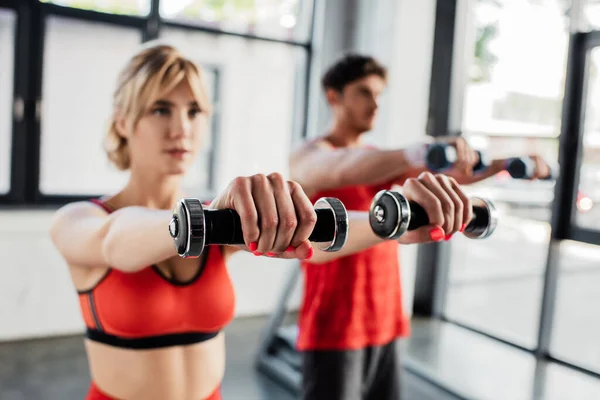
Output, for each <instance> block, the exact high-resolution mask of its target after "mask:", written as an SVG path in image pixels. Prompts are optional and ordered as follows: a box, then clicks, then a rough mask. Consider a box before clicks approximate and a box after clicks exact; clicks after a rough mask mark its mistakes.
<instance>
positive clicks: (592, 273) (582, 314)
mask: <svg viewBox="0 0 600 400" xmlns="http://www.w3.org/2000/svg"><path fill="white" fill-rule="evenodd" d="M559 268H560V270H559V271H560V274H559V279H558V288H557V293H556V306H555V310H554V312H555V317H554V322H553V331H552V344H551V348H550V349H551V352H552V355H554V356H555V357H559V358H560V359H564V360H565V361H568V362H571V363H573V364H575V365H578V366H581V367H584V368H588V369H592V370H595V371H597V372H598V373H600V342H599V341H598V337H600V320H599V319H598V317H597V315H598V309H599V308H600V291H599V290H598V287H599V286H600V247H599V246H593V245H589V244H585V243H579V242H572V241H564V242H562V243H561V246H560V263H559Z"/></svg>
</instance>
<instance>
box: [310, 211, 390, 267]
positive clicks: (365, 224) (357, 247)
mask: <svg viewBox="0 0 600 400" xmlns="http://www.w3.org/2000/svg"><path fill="white" fill-rule="evenodd" d="M384 241H385V239H382V238H380V237H378V236H377V235H375V233H374V232H373V229H371V225H370V224H369V213H368V212H365V211H348V238H347V239H346V244H345V245H344V247H343V248H342V249H341V250H339V251H336V252H334V253H330V252H326V251H323V250H319V243H314V244H313V249H314V255H313V256H312V258H311V259H310V262H311V263H314V264H323V263H326V262H329V261H332V260H335V259H338V258H341V257H345V256H349V255H352V254H355V253H358V252H360V251H362V250H366V249H368V248H370V247H373V246H375V245H377V244H379V243H383V242H384Z"/></svg>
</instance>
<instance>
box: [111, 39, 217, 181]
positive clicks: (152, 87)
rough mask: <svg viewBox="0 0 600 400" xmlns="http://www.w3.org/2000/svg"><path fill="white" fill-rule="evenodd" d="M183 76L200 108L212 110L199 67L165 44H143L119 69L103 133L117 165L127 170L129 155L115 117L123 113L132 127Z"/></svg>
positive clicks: (129, 126)
mask: <svg viewBox="0 0 600 400" xmlns="http://www.w3.org/2000/svg"><path fill="white" fill-rule="evenodd" d="M184 79H185V80H186V81H187V83H188V84H189V85H190V88H191V90H192V93H193V94H194V96H195V97H196V101H197V102H198V106H199V107H200V109H201V110H202V111H203V112H208V113H210V112H211V105H210V101H209V99H208V95H207V93H206V90H205V87H204V82H203V76H202V70H201V69H200V67H199V66H197V65H196V64H195V63H194V62H192V61H191V60H189V59H188V58H185V57H184V56H183V54H181V53H180V52H179V50H177V49H176V48H175V47H173V46H171V45H168V44H152V45H146V46H145V47H144V48H142V50H141V51H139V52H138V53H137V54H135V55H134V56H133V57H132V58H131V59H130V60H129V62H128V63H127V65H126V66H125V68H124V69H123V70H122V71H121V73H120V75H119V78H118V81H117V87H116V90H115V92H114V95H113V108H114V113H113V116H112V119H111V121H110V126H109V129H108V132H107V134H106V137H105V143H104V148H105V151H106V154H107V156H108V159H109V160H110V161H111V162H112V163H113V164H114V165H115V166H116V167H117V168H118V169H119V170H127V169H129V166H130V162H131V160H130V155H129V147H128V142H127V138H125V137H123V136H122V135H120V134H119V132H118V131H117V119H118V118H120V117H125V118H126V120H127V126H128V128H129V129H133V127H135V126H136V124H137V123H138V122H139V120H140V119H141V118H142V116H143V115H144V114H145V113H147V112H148V110H149V109H150V107H152V105H153V104H154V102H155V101H156V100H157V99H158V98H159V97H160V96H162V95H164V94H165V93H168V92H169V91H171V90H172V89H173V88H175V87H176V86H177V85H178V84H179V83H180V82H181V81H183V80H184Z"/></svg>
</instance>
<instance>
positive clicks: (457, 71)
mask: <svg viewBox="0 0 600 400" xmlns="http://www.w3.org/2000/svg"><path fill="white" fill-rule="evenodd" d="M458 3H460V2H459V1H458V0H450V1H448V2H440V1H438V3H437V13H436V24H435V39H434V49H433V61H432V69H431V71H432V78H431V88H430V93H431V96H430V104H429V125H428V131H427V134H428V135H430V136H433V137H442V136H446V137H447V136H455V135H460V134H461V129H460V125H461V122H462V121H461V118H460V117H459V116H458V117H457V115H460V114H461V112H462V106H463V105H462V101H461V93H462V88H454V89H455V90H457V92H459V93H453V81H458V82H461V81H463V77H464V75H465V73H466V70H465V68H467V66H465V65H460V66H459V67H458V68H453V69H452V71H451V72H448V70H449V67H450V66H451V65H453V64H452V62H453V61H454V62H455V63H457V59H458V58H460V57H461V56H462V54H461V53H460V49H461V48H463V47H464V43H463V41H464V38H461V37H458V38H457V37H456V36H455V31H454V29H455V27H456V29H460V28H459V26H460V23H461V22H464V21H461V19H462V18H464V17H465V14H467V13H468V12H467V11H466V7H467V6H466V5H464V4H463V6H464V7H462V8H461V7H460V6H459V5H458ZM466 3H469V1H466V2H465V4H466ZM575 3H577V4H575V6H576V7H579V8H580V7H581V6H582V4H581V2H575ZM576 11H578V10H575V12H573V13H572V15H581V13H578V12H576ZM577 24H578V21H577V20H574V21H572V22H571V29H570V30H569V31H568V32H567V34H568V35H569V44H568V57H567V60H566V74H565V85H564V91H563V93H564V97H563V102H562V110H561V124H560V135H559V136H558V137H556V136H550V137H549V138H556V139H557V140H558V141H559V158H558V161H559V166H560V169H559V177H558V179H557V180H556V185H555V188H554V201H553V203H552V205H551V210H552V216H551V220H550V224H551V236H550V241H549V245H548V251H547V260H546V264H545V271H544V273H543V276H542V281H543V283H542V284H543V287H542V299H541V309H540V313H539V315H538V322H539V325H538V331H537V344H536V345H535V346H534V347H533V348H529V347H524V346H522V345H520V344H519V343H516V342H514V341H512V340H507V339H506V338H503V337H500V336H499V335H498V334H496V333H493V332H488V331H486V330H485V329H480V328H476V327H473V326H471V325H469V324H467V323H462V322H460V321H455V320H453V319H452V318H449V317H447V316H446V315H445V312H444V309H445V303H446V294H447V290H448V284H449V282H448V275H449V268H450V264H451V260H450V246H451V243H447V242H442V243H432V244H427V245H420V246H419V256H418V260H417V268H416V270H417V273H416V277H415V278H416V281H415V297H414V303H413V313H414V315H415V316H424V317H429V318H432V319H434V320H438V321H443V322H444V323H449V324H452V325H454V326H459V327H461V328H462V329H465V330H468V331H471V332H475V333H477V334H479V335H481V336H483V337H486V338H489V339H492V340H494V341H497V342H500V343H503V344H505V345H507V346H510V347H511V348H514V349H519V350H521V351H524V352H526V353H530V354H532V355H533V356H534V357H535V358H536V360H538V361H549V362H552V363H555V364H558V365H561V366H564V367H567V368H569V369H571V370H573V371H577V372H580V373H582V374H585V375H587V376H591V377H593V378H596V379H599V378H600V371H598V370H591V369H589V368H586V367H584V366H581V365H578V364H577V363H576V362H571V361H566V360H564V359H561V358H560V357H557V356H555V355H553V354H552V351H551V339H552V335H553V329H552V327H553V323H554V320H555V318H556V316H555V305H556V297H557V296H556V294H557V288H558V282H559V275H560V265H559V263H560V255H561V254H560V247H561V246H560V244H561V243H562V242H563V241H565V240H571V241H575V242H583V243H587V244H591V245H600V230H593V229H589V228H583V227H580V226H578V225H577V224H576V218H575V215H576V214H575V213H576V198H577V195H576V193H577V189H578V186H579V174H580V168H581V165H582V161H583V160H582V158H583V157H582V156H583V154H582V148H583V136H584V132H583V123H582V121H583V118H584V116H585V102H586V99H587V98H586V89H587V84H588V82H587V80H586V78H587V68H588V64H589V62H588V60H589V58H588V57H589V50H591V49H592V48H594V47H600V30H595V31H585V32H581V31H578V30H577ZM454 66H456V64H455V65H454ZM409 363H410V364H412V361H411V360H409ZM412 371H413V372H414V373H416V374H417V375H418V376H421V377H423V378H427V379H428V380H429V381H430V382H432V383H433V384H435V385H436V386H439V387H441V388H443V389H445V390H448V391H450V392H452V393H453V394H458V393H455V391H454V390H452V389H451V388H449V387H448V386H447V385H446V384H445V383H444V382H443V381H442V380H441V379H440V378H438V377H437V376H435V375H430V374H426V373H424V372H422V371H420V370H418V369H412Z"/></svg>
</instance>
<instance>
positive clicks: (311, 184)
mask: <svg viewBox="0 0 600 400" xmlns="http://www.w3.org/2000/svg"><path fill="white" fill-rule="evenodd" d="M411 169H412V165H411V163H410V162H409V160H408V158H407V154H406V152H405V150H404V149H399V150H378V149H374V148H334V147H333V146H331V145H329V144H327V143H325V142H323V141H318V142H312V143H308V144H306V145H304V146H303V147H302V148H301V149H299V150H298V151H296V152H294V153H293V154H292V156H291V158H290V174H291V179H292V180H294V181H296V182H298V183H299V184H300V185H302V187H303V188H304V190H305V192H306V193H307V194H309V195H310V194H312V193H311V192H313V191H317V190H325V189H331V188H336V187H343V186H350V185H361V184H369V185H377V184H381V183H385V182H390V181H392V180H393V179H396V178H397V177H399V176H400V175H403V174H404V173H406V172H408V171H410V170H411Z"/></svg>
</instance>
